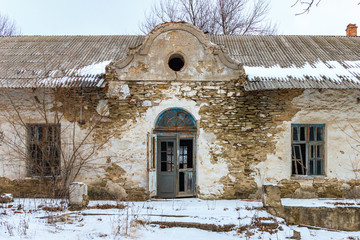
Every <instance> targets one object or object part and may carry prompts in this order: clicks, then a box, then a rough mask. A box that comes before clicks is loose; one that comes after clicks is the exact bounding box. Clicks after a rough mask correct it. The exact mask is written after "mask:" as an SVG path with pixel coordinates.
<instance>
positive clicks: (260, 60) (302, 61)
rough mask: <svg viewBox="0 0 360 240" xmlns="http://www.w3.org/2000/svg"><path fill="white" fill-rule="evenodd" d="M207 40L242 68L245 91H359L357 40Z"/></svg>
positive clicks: (359, 38)
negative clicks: (327, 89) (329, 89)
mask: <svg viewBox="0 0 360 240" xmlns="http://www.w3.org/2000/svg"><path fill="white" fill-rule="evenodd" d="M210 40H211V41H212V42H214V43H217V44H219V45H221V46H223V47H224V48H225V49H227V51H228V54H229V55H230V56H231V57H232V58H233V59H236V60H237V61H239V62H241V63H243V64H244V67H245V73H247V74H248V81H247V82H244V87H245V89H246V90H270V89H294V88H295V89H298V88H331V89H349V88H350V89H353V88H360V37H342V36H211V37H210ZM336 63H338V64H336ZM250 70H251V71H250Z"/></svg>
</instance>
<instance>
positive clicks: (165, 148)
mask: <svg viewBox="0 0 360 240" xmlns="http://www.w3.org/2000/svg"><path fill="white" fill-rule="evenodd" d="M174 160H175V153H174V142H161V153H160V162H161V171H162V172H172V171H173V170H174V169H173V168H174V166H173V163H174Z"/></svg>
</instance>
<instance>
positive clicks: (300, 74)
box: [244, 60, 360, 83]
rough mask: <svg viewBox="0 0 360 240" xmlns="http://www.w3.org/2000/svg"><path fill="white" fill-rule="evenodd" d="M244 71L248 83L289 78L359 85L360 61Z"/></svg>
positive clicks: (316, 63) (329, 62) (261, 67)
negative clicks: (351, 82)
mask: <svg viewBox="0 0 360 240" xmlns="http://www.w3.org/2000/svg"><path fill="white" fill-rule="evenodd" d="M244 69H245V73H246V74H247V75H248V77H249V80H250V81H254V80H257V78H260V79H261V78H263V79H269V78H275V79H278V80H282V81H287V80H289V78H296V79H298V80H305V79H308V78H313V79H315V80H317V81H321V80H323V79H324V78H326V79H330V80H332V81H334V82H338V83H341V82H342V80H343V79H347V80H350V81H353V82H355V83H360V80H359V78H360V61H344V62H343V63H339V62H337V61H326V62H322V61H320V60H318V61H317V62H315V63H313V64H310V63H308V62H307V63H305V64H304V65H303V66H301V67H296V66H294V65H293V66H290V67H285V68H283V67H280V66H279V65H274V66H272V67H264V66H260V67H250V66H244Z"/></svg>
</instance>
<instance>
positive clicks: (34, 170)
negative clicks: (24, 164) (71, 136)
mask: <svg viewBox="0 0 360 240" xmlns="http://www.w3.org/2000/svg"><path fill="white" fill-rule="evenodd" d="M27 131H28V160H29V161H28V173H29V175H34V176H54V175H59V173H60V124H28V128H27Z"/></svg>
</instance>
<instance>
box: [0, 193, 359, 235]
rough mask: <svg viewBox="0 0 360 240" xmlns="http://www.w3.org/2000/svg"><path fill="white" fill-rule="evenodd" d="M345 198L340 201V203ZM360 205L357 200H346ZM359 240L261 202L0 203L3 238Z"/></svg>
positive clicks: (333, 203)
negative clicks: (297, 239)
mask: <svg viewBox="0 0 360 240" xmlns="http://www.w3.org/2000/svg"><path fill="white" fill-rule="evenodd" d="M282 202H283V204H284V205H289V206H290V205H291V206H294V205H295V206H299V205H300V204H304V205H306V206H323V205H326V206H329V207H334V206H339V207H340V206H344V205H343V202H344V201H339V200H331V199H325V200H317V199H315V200H314V199H309V200H303V199H302V200H300V201H299V200H294V199H283V200H282ZM339 202H341V204H339ZM345 202H349V204H348V205H350V206H353V207H360V204H358V202H359V201H345ZM294 230H295V231H297V232H300V234H301V238H302V239H326V240H327V239H360V231H359V232H343V231H332V230H326V229H314V228H309V227H300V226H288V225H286V223H285V222H284V220H283V219H281V218H276V217H274V216H272V215H270V214H268V213H267V212H266V211H265V210H263V209H262V203H261V202H260V201H246V200H200V199H196V198H187V199H174V200H173V199H171V200H151V201H146V202H115V201H90V204H89V208H88V209H86V210H82V211H69V210H68V209H67V206H66V203H65V202H63V201H61V200H54V199H15V201H14V202H13V203H7V204H0V239H34V240H35V239H36V240H43V239H46V240H50V239H51V240H52V239H62V240H66V239H71V240H77V239H145V240H150V239H151V240H152V239H156V240H159V239H165V240H171V239H186V240H191V239H198V240H201V239H205V240H212V239H289V238H290V237H292V236H293V235H294Z"/></svg>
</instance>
